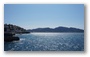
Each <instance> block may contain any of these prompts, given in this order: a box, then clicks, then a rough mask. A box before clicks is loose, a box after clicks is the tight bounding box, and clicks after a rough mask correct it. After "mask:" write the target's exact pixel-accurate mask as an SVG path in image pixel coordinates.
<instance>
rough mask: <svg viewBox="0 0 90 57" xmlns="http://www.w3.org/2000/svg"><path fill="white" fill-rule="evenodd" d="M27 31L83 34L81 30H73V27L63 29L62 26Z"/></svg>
mask: <svg viewBox="0 0 90 57" xmlns="http://www.w3.org/2000/svg"><path fill="white" fill-rule="evenodd" d="M27 31H29V32H84V30H83V29H79V28H74V27H63V26H59V27H56V28H49V27H45V28H36V29H29V30H27Z"/></svg>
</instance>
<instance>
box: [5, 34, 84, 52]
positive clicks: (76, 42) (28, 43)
mask: <svg viewBox="0 0 90 57" xmlns="http://www.w3.org/2000/svg"><path fill="white" fill-rule="evenodd" d="M15 36H18V37H19V38H20V40H19V41H13V42H4V51H84V33H29V34H16V35H15Z"/></svg>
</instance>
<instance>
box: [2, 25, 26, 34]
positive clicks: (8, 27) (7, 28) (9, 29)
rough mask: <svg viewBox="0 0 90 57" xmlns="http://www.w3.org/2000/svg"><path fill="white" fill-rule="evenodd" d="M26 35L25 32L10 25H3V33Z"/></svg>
mask: <svg viewBox="0 0 90 57" xmlns="http://www.w3.org/2000/svg"><path fill="white" fill-rule="evenodd" d="M5 32H9V33H27V30H26V29H24V28H21V27H19V26H16V25H12V24H4V33H5Z"/></svg>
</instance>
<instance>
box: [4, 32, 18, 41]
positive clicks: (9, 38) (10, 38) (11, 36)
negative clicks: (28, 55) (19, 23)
mask: <svg viewBox="0 0 90 57" xmlns="http://www.w3.org/2000/svg"><path fill="white" fill-rule="evenodd" d="M14 35H15V34H13V33H4V41H5V42H12V41H18V40H20V39H19V37H16V36H14Z"/></svg>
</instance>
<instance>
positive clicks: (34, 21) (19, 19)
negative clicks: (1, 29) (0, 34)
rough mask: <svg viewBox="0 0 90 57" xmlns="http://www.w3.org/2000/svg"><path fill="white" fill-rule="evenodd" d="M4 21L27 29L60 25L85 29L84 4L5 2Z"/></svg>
mask: <svg viewBox="0 0 90 57" xmlns="http://www.w3.org/2000/svg"><path fill="white" fill-rule="evenodd" d="M4 22H5V23H7V24H14V25H18V26H21V27H23V28H25V29H33V28H38V27H41V28H42V27H50V28H54V27H58V26H65V27H76V28H80V29H84V5H83V4H5V5H4Z"/></svg>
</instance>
